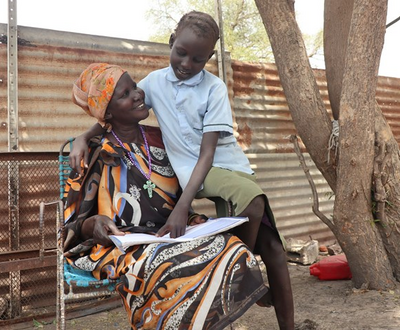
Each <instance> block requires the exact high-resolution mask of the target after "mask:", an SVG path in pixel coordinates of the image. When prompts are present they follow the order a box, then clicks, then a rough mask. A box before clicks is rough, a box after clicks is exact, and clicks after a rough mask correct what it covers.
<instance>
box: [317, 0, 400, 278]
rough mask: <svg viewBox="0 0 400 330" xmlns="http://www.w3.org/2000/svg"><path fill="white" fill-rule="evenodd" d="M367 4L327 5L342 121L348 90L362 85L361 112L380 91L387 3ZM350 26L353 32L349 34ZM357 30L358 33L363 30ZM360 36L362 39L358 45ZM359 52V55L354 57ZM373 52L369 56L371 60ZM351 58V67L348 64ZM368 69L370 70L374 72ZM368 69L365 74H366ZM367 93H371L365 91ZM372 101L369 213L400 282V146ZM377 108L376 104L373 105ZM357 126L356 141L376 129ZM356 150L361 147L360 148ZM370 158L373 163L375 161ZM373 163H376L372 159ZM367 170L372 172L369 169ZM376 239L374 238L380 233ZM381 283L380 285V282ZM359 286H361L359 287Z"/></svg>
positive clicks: (334, 90) (334, 94) (329, 51)
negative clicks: (363, 132)
mask: <svg viewBox="0 0 400 330" xmlns="http://www.w3.org/2000/svg"><path fill="white" fill-rule="evenodd" d="M354 4H355V5H356V7H355V8H354V14H353V15H354V20H353V21H351V19H352V13H353V6H354ZM364 4H365V2H363V3H362V4H361V3H357V2H356V3H354V1H352V0H326V1H325V19H324V21H325V26H324V50H325V64H326V76H327V81H328V91H329V99H330V101H331V106H332V111H333V113H334V114H336V118H337V117H339V109H340V111H341V112H344V109H343V108H341V107H340V102H342V101H341V96H342V98H343V97H347V98H351V96H344V95H346V94H347V95H349V92H351V91H349V88H350V90H351V89H353V87H355V86H357V89H355V90H353V93H359V95H360V96H361V98H360V97H357V98H355V99H358V101H359V102H361V103H359V106H360V107H361V105H362V97H363V96H374V95H375V87H373V90H372V89H371V87H372V86H374V85H375V84H376V73H374V72H373V71H371V70H376V72H377V70H378V63H379V58H380V54H381V50H382V43H383V34H384V24H385V18H386V9H387V2H386V1H381V2H380V5H379V2H378V3H374V8H368V7H360V5H364ZM375 5H377V7H375ZM379 6H380V7H379ZM357 10H358V11H357ZM363 10H368V13H369V14H371V16H370V17H368V16H366V14H365V12H363ZM370 10H372V11H370ZM374 19H375V22H376V23H375V24H376V25H375V26H374V25H373V22H374ZM351 27H352V28H353V29H354V30H352V31H350V28H351ZM357 28H358V29H359V30H358V31H357ZM368 29H369V30H368ZM357 37H359V38H358V40H357ZM368 37H370V38H376V39H373V40H371V39H368ZM348 47H349V48H350V49H353V54H350V52H349V50H348ZM354 50H355V52H356V53H354ZM357 52H358V54H357ZM369 52H370V54H369V55H368V53H369ZM362 57H368V58H367V60H362V59H361V60H360V58H362ZM346 58H347V59H348V61H350V62H345V61H346ZM349 59H350V60H349ZM351 61H353V62H351ZM357 64H360V67H359V69H357V66H356V67H354V65H357ZM345 65H347V70H345ZM368 65H370V68H369V70H368V67H369V66H368ZM350 68H351V70H350ZM363 70H364V72H362V71H363ZM355 71H359V73H358V75H361V76H360V79H359V81H358V82H357V78H356V79H354V80H353V79H352V78H351V77H350V78H349V79H350V80H349V85H348V86H347V87H345V88H344V89H343V92H342V83H344V82H343V78H344V72H346V74H348V75H350V74H352V73H353V74H354V72H355ZM360 71H361V72H360ZM363 85H364V86H363ZM363 88H364V89H366V90H363ZM357 90H358V92H357ZM368 93H371V94H368ZM367 99H368V101H367ZM367 99H366V98H365V97H364V102H368V104H369V105H368V108H369V111H370V112H369V115H370V117H374V118H373V120H371V119H369V120H371V122H374V121H375V127H374V131H375V134H374V142H375V146H376V156H375V162H374V163H373V171H374V180H373V186H372V187H371V189H372V191H373V192H374V195H373V198H374V201H373V203H374V204H373V205H372V206H371V207H370V210H372V211H373V212H372V213H373V214H372V215H371V216H372V217H373V218H372V219H371V220H372V222H371V224H372V223H373V224H376V225H377V228H378V230H379V233H380V235H381V237H380V239H381V240H383V244H384V246H385V250H386V251H385V252H387V255H388V257H389V261H390V264H391V268H388V267H386V269H385V270H386V273H388V274H389V275H391V274H392V273H394V275H395V277H396V278H397V279H399V277H400V276H399V269H400V262H399V258H400V253H399V252H400V247H399V245H400V239H399V238H400V237H399V236H400V235H399V231H398V230H397V226H396V221H398V219H399V214H398V211H397V210H399V207H400V205H399V188H398V182H399V177H400V175H399V173H400V172H399V166H400V163H399V156H398V155H399V151H398V144H397V142H396V141H395V139H394V137H393V134H392V132H391V130H390V127H389V126H388V124H387V122H386V120H385V118H384V117H383V114H382V112H381V111H380V109H379V108H378V106H377V104H376V102H375V101H374V100H371V98H367ZM372 103H374V104H373V105H372ZM372 109H373V110H372ZM372 112H373V113H372ZM344 116H345V114H344ZM358 117H359V118H361V120H365V113H364V112H362V113H359V116H358ZM340 118H341V121H344V118H342V117H340ZM358 127H359V129H356V128H355V127H354V125H350V127H348V129H349V130H350V132H349V133H348V134H349V135H352V136H355V135H356V134H357V132H358V131H359V130H367V129H368V130H370V129H372V127H371V125H368V124H367V126H364V125H363V124H358ZM342 130H343V128H342V127H341V133H340V135H341V136H342V135H343V132H342ZM355 130H356V131H355ZM357 138H359V137H357ZM370 138H372V136H370ZM353 143H356V141H353ZM356 149H361V148H360V147H356ZM369 152H371V151H369ZM351 153H352V152H350V154H351ZM359 156H360V155H355V154H354V155H353V158H357V157H359ZM365 156H367V155H365ZM343 157H344V155H343V152H342V151H341V155H340V164H342V165H343V163H344V159H343ZM367 157H368V158H369V157H370V156H367ZM357 159H359V158H357ZM369 159H371V160H372V158H369ZM369 166H370V165H369ZM339 167H340V166H339ZM342 168H343V170H344V171H345V174H344V176H345V178H343V180H344V182H347V180H348V178H349V177H351V175H350V174H349V171H348V170H347V169H348V168H350V169H351V168H352V166H349V167H346V166H345V165H343V167H342ZM368 170H370V168H369V169H368ZM346 176H347V178H346ZM364 180H365V181H368V180H369V175H368V176H365V178H364ZM339 185H340V184H339V183H338V186H339ZM347 206H350V208H353V207H354V206H353V204H351V205H347ZM385 206H390V209H389V210H388V208H387V207H386V208H385ZM345 207H346V205H341V206H340V205H339V202H338V203H335V209H336V208H337V209H338V210H339V209H341V210H344V211H343V212H346V211H345ZM385 210H386V211H385ZM366 212H368V210H366ZM357 231H359V232H360V233H361V232H363V230H362V229H361V228H360V229H358V230H357ZM369 235H371V233H369ZM373 235H375V233H374V234H373ZM367 239H368V238H367ZM382 253H383V252H382ZM348 257H349V256H348ZM351 258H352V257H351V256H350V259H351ZM353 258H355V259H357V255H354V257H353ZM349 261H350V263H351V265H352V269H356V270H357V271H359V272H360V273H361V274H365V271H366V270H365V269H363V267H362V266H360V265H359V263H358V262H357V261H355V262H354V261H353V260H349ZM376 267H381V265H378V266H376ZM376 267H374V268H372V269H371V268H370V267H368V269H371V270H370V272H374V273H376V269H375V268H376ZM370 276H372V274H371V275H367V276H366V277H367V278H369V277H370ZM377 276H379V275H377ZM356 278H357V279H358V281H359V282H362V281H363V280H362V279H361V278H359V277H358V276H357V277H356ZM390 280H392V279H390ZM377 281H380V280H379V279H377ZM358 284H359V285H360V283H358Z"/></svg>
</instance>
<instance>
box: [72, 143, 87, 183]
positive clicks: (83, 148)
mask: <svg viewBox="0 0 400 330" xmlns="http://www.w3.org/2000/svg"><path fill="white" fill-rule="evenodd" d="M88 159H89V148H88V141H87V140H86V138H85V137H84V136H83V135H79V136H77V137H76V138H75V140H74V142H73V148H72V150H71V152H70V154H69V166H71V168H72V169H73V170H75V172H76V173H78V174H80V175H83V168H82V166H81V163H82V160H83V166H84V168H87V167H88Z"/></svg>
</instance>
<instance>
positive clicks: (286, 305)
mask: <svg viewBox="0 0 400 330" xmlns="http://www.w3.org/2000/svg"><path fill="white" fill-rule="evenodd" d="M215 196H218V197H222V198H223V199H225V200H227V201H231V202H232V203H233V206H234V209H235V215H237V216H246V217H248V218H249V222H248V223H246V226H244V225H242V226H240V227H238V228H237V229H236V231H235V234H236V235H237V236H238V237H239V238H240V239H241V240H242V241H243V242H244V243H246V245H247V246H248V247H249V248H250V249H251V250H253V251H254V250H256V253H257V254H260V256H261V259H262V260H263V262H264V264H265V266H266V268H267V275H268V280H269V284H270V287H271V292H272V298H273V301H274V307H275V312H276V315H277V319H278V323H279V327H280V329H290V330H293V329H294V307H293V296H292V289H291V284H290V277H289V271H288V268H287V261H286V254H285V251H284V249H283V245H282V240H281V238H280V236H279V233H278V231H277V229H276V226H275V220H274V217H273V214H272V211H271V210H270V208H269V205H268V200H267V198H266V196H265V194H264V193H263V191H262V190H261V188H260V187H259V186H258V185H257V184H256V183H255V176H253V175H248V174H246V173H241V172H232V171H229V170H224V169H219V168H214V167H213V168H212V169H211V170H210V172H209V173H208V175H207V177H206V179H205V181H204V189H203V190H202V191H200V192H199V193H198V196H197V197H198V198H204V197H215ZM263 217H265V218H264V219H263ZM262 220H263V221H262ZM261 222H263V223H261ZM260 224H261V225H260ZM274 297H275V299H274Z"/></svg>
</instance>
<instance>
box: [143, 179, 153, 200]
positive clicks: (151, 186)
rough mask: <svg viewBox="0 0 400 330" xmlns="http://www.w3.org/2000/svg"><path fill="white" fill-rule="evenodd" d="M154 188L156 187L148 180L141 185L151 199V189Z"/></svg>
mask: <svg viewBox="0 0 400 330" xmlns="http://www.w3.org/2000/svg"><path fill="white" fill-rule="evenodd" d="M155 187H156V185H155V184H154V183H153V182H151V181H150V180H147V181H146V183H145V184H144V185H143V188H144V189H145V190H147V193H148V194H149V197H150V198H152V197H153V189H154V188H155Z"/></svg>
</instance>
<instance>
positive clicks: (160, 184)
mask: <svg viewBox="0 0 400 330" xmlns="http://www.w3.org/2000/svg"><path fill="white" fill-rule="evenodd" d="M143 100H144V93H143V91H142V90H141V89H139V88H137V86H136V83H135V82H134V81H133V80H132V78H131V77H130V76H129V74H128V73H127V72H125V71H124V70H123V69H121V68H120V67H119V66H115V65H109V64H105V63H97V64H96V63H95V64H92V65H90V66H89V67H88V68H87V69H86V70H85V71H83V73H82V74H81V75H80V77H79V79H78V80H77V81H76V83H75V85H74V86H73V101H74V103H75V104H77V105H79V106H80V107H82V108H83V109H84V110H85V111H86V112H87V113H88V114H89V115H91V116H93V117H95V118H97V119H98V121H99V123H100V124H101V125H102V126H104V127H107V133H106V135H105V136H104V137H100V138H97V139H94V140H92V142H91V145H90V159H89V167H88V168H87V170H86V173H85V175H84V176H82V177H81V176H79V175H78V174H76V173H75V172H73V173H71V176H70V179H69V181H68V188H67V192H66V209H65V218H66V225H65V232H64V234H65V256H66V257H67V260H68V262H69V263H70V264H71V265H72V266H73V267H76V268H79V269H83V270H88V271H91V272H92V274H93V276H94V277H96V278H98V279H104V278H110V279H116V278H120V279H121V281H120V283H119V284H118V285H117V290H118V292H119V294H120V295H121V297H122V300H123V303H124V307H125V309H126V311H127V313H128V319H129V323H130V326H131V327H132V329H174V330H175V329H192V328H193V329H202V328H204V329H221V328H223V327H224V326H226V325H228V324H229V323H231V322H233V321H234V320H235V319H236V318H237V317H239V316H240V315H241V314H243V313H244V312H245V311H246V310H247V309H248V308H249V307H250V306H251V305H252V304H253V303H254V302H256V301H257V300H258V299H259V298H260V297H262V296H263V295H265V294H266V292H267V288H266V286H264V284H263V281H262V277H261V274H260V271H259V267H258V264H257V262H256V260H255V258H254V256H253V255H252V253H251V252H250V251H249V250H248V248H247V247H246V245H244V244H243V243H242V242H241V241H240V240H239V239H238V238H237V237H236V236H233V235H231V234H228V233H226V234H223V235H216V236H211V237H207V238H202V239H196V240H193V241H190V242H185V243H172V244H171V243H169V244H165V243H158V244H148V245H134V246H131V247H130V248H129V249H128V250H127V251H126V252H125V253H122V252H121V251H120V250H119V249H117V248H116V247H115V246H114V245H113V244H112V242H111V240H110V239H109V238H108V235H109V234H114V235H124V231H126V230H129V231H143V232H157V231H158V230H159V229H160V228H161V227H162V226H163V225H164V224H165V222H166V220H167V218H168V216H169V214H170V213H171V211H172V209H173V207H174V205H175V203H176V202H177V200H178V197H179V194H180V192H181V191H180V188H179V184H178V181H177V179H176V177H175V174H174V172H173V170H172V168H171V166H170V164H169V161H168V158H167V154H166V152H165V150H164V146H163V143H162V139H161V133H160V131H159V129H157V128H154V127H149V126H142V125H140V124H139V122H140V121H141V120H143V119H145V118H147V116H148V115H149V112H148V109H147V108H146V106H145V105H144V102H143ZM201 221H202V219H201V217H200V216H198V215H196V214H193V215H188V224H194V223H199V222H201Z"/></svg>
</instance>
